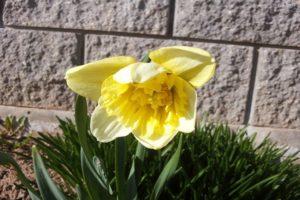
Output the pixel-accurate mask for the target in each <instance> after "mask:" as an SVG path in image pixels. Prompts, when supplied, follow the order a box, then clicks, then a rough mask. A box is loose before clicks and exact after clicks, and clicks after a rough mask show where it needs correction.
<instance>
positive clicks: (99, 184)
mask: <svg viewBox="0 0 300 200" xmlns="http://www.w3.org/2000/svg"><path fill="white" fill-rule="evenodd" d="M81 168H82V173H83V177H84V180H85V184H86V189H87V191H88V193H89V196H90V197H91V198H92V199H95V200H98V199H113V198H112V197H113V196H112V195H110V194H109V192H110V191H109V187H108V186H107V183H106V182H105V180H102V179H101V177H100V176H99V174H97V172H96V170H95V168H94V167H93V166H92V164H91V162H90V161H89V160H88V157H87V156H86V155H85V153H84V151H83V149H81Z"/></svg>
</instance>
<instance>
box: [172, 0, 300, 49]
mask: <svg viewBox="0 0 300 200" xmlns="http://www.w3.org/2000/svg"><path fill="white" fill-rule="evenodd" d="M175 9H176V10H175V23H174V34H175V35H176V36H182V37H192V38H203V39H215V40H230V41H246V42H258V43H268V44H281V45H290V46H300V39H299V38H300V4H299V1H298V0H247V1H245V0H227V1H222V0H216V1H210V0H186V1H176V6H175Z"/></svg>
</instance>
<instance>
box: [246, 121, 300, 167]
mask: <svg viewBox="0 0 300 200" xmlns="http://www.w3.org/2000/svg"><path fill="white" fill-rule="evenodd" d="M247 132H248V134H249V135H252V134H254V133H256V138H255V141H256V143H257V144H260V143H261V142H262V141H263V140H264V139H265V138H266V137H268V138H269V139H270V140H271V141H273V142H275V143H276V144H277V146H278V147H281V148H285V149H287V152H286V154H285V155H286V156H288V155H292V154H295V153H296V152H299V151H300V130H296V129H274V128H259V127H253V126H250V127H248V128H247ZM297 157H298V158H300V154H299V153H298V155H297ZM296 162H297V163H299V164H300V159H298V160H297V161H296Z"/></svg>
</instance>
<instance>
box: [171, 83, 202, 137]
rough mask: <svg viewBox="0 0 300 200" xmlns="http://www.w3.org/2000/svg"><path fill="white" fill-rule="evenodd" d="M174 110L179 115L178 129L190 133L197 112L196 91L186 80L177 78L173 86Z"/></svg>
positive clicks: (193, 127)
mask: <svg viewBox="0 0 300 200" xmlns="http://www.w3.org/2000/svg"><path fill="white" fill-rule="evenodd" d="M173 91H174V95H173V96H174V104H175V112H176V113H177V114H178V115H179V116H180V117H179V126H178V130H179V131H181V132H184V133H190V132H192V131H194V129H195V123H196V112H197V92H196V90H195V88H193V87H192V86H191V85H190V84H189V83H188V82H186V81H185V80H183V79H181V78H177V79H176V81H175V86H174V89H173Z"/></svg>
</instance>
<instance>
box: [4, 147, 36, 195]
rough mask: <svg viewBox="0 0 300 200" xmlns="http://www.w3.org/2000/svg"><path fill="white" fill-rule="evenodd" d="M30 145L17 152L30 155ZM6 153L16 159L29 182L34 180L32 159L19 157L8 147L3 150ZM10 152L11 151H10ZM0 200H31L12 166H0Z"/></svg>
mask: <svg viewBox="0 0 300 200" xmlns="http://www.w3.org/2000/svg"><path fill="white" fill-rule="evenodd" d="M30 146H31V145H30V144H28V145H26V146H23V147H21V148H18V149H16V150H15V151H16V152H19V153H22V154H25V155H30ZM1 150H4V151H5V152H9V151H10V153H11V155H12V156H13V157H14V159H15V160H16V161H17V163H18V164H19V166H20V167H21V169H22V171H23V173H24V174H25V175H26V177H27V178H29V180H31V181H33V180H34V175H33V166H32V161H31V160H30V159H25V158H24V157H22V156H18V155H16V154H15V153H12V151H14V150H13V149H10V148H8V147H7V146H6V147H4V148H3V149H1ZM8 150H9V151H8ZM0 199H1V200H17V199H18V200H21V199H30V198H29V195H28V192H27V190H26V189H24V188H22V185H21V182H20V181H19V180H18V178H17V173H16V171H15V170H14V168H13V167H12V166H1V165H0Z"/></svg>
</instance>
